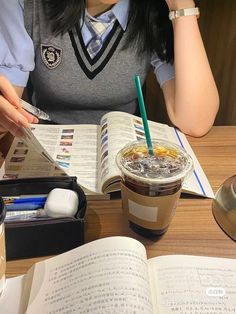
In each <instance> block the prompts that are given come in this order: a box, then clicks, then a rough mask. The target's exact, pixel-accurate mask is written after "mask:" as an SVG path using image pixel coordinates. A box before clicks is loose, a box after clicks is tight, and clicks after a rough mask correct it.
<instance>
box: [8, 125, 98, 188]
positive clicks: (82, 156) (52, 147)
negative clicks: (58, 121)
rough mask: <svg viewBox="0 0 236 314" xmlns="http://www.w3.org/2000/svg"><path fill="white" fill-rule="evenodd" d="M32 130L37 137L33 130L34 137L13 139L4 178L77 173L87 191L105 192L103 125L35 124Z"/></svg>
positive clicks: (79, 181) (80, 182)
mask: <svg viewBox="0 0 236 314" xmlns="http://www.w3.org/2000/svg"><path fill="white" fill-rule="evenodd" d="M31 131H32V132H33V135H34V136H35V139H34V136H32V135H31V134H29V136H30V135H31V141H22V140H20V139H15V140H14V141H13V144H12V146H11V148H10V150H9V152H8V155H7V157H6V160H5V166H4V167H5V174H4V176H3V178H8V179H10V178H26V177H41V176H55V175H58V176H59V175H70V176H76V177H77V179H78V183H79V184H80V185H81V186H82V187H84V188H85V191H86V190H88V191H93V192H95V193H101V188H100V184H99V180H98V159H97V150H98V146H97V145H98V132H99V126H97V125H62V126H60V125H44V124H35V125H32V129H31ZM37 140H38V143H37ZM32 143H33V145H32ZM40 145H41V147H42V148H41V151H43V150H44V155H42V154H41V151H40V150H39V149H40ZM45 156H46V157H47V156H48V158H45ZM50 157H51V159H50Z"/></svg>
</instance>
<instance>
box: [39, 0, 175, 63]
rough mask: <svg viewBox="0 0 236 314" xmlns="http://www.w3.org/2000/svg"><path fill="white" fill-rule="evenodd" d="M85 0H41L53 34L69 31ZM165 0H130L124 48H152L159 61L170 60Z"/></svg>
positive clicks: (77, 18)
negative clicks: (127, 30)
mask: <svg viewBox="0 0 236 314" xmlns="http://www.w3.org/2000/svg"><path fill="white" fill-rule="evenodd" d="M85 2H86V1H85V0H60V1H58V0H43V3H44V8H45V12H46V15H47V16H48V18H49V20H50V21H51V26H52V31H53V33H54V34H55V35H63V34H64V33H66V32H67V31H69V30H70V29H71V28H72V27H73V26H74V25H75V24H76V23H77V22H78V21H79V19H81V18H83V17H84V12H85V6H86V4H85ZM168 13H169V10H168V7H167V4H166V2H165V0H145V1H144V0H130V11H129V26H128V29H129V32H128V36H127V40H126V43H125V45H124V49H125V48H127V47H130V46H135V47H137V50H138V52H139V53H140V54H141V53H143V52H156V53H157V55H158V57H159V58H160V59H161V60H162V61H167V62H173V56H174V52H173V50H174V49H173V29H172V25H171V22H170V21H169V18H168Z"/></svg>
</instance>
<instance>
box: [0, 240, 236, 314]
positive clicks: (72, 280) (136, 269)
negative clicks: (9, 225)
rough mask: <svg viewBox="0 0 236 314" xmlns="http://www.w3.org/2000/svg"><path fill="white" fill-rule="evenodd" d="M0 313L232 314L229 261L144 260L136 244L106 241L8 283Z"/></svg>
mask: <svg viewBox="0 0 236 314" xmlns="http://www.w3.org/2000/svg"><path fill="white" fill-rule="evenodd" d="M0 309H1V313H14V314H23V313H26V314H46V313H61V314H63V313H64V314H65V313H78V314H82V313H88V314H89V313H91V314H94V313H96V314H104V313H112V314H116V313H117V314H118V313H119V314H121V313H137V314H140V313H147V314H152V313H155V314H182V313H186V314H191V313H201V314H208V313H214V314H223V313H234V312H235V309H236V261H235V260H234V259H226V258H214V257H200V256H190V255H169V256H160V257H154V258H151V259H149V260H148V259H147V256H146V251H145V247H144V246H143V245H142V244H141V243H140V242H138V241H137V240H134V239H131V238H126V237H109V238H105V239H100V240H96V241H94V242H90V243H88V244H85V245H83V246H81V247H78V248H76V249H73V250H71V251H68V252H66V253H63V254H61V255H58V256H56V257H52V258H50V259H48V260H44V261H42V262H39V263H36V264H35V265H34V266H33V267H32V268H31V269H30V270H29V271H28V273H27V274H26V275H24V276H21V277H15V278H12V279H8V280H7V283H6V288H5V290H4V292H3V294H2V296H1V297H0Z"/></svg>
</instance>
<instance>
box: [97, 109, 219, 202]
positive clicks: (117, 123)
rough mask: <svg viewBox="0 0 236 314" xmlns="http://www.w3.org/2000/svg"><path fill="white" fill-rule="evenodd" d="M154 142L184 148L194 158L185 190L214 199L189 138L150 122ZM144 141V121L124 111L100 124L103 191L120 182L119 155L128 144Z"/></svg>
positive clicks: (169, 128)
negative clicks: (172, 144) (167, 143)
mask: <svg viewBox="0 0 236 314" xmlns="http://www.w3.org/2000/svg"><path fill="white" fill-rule="evenodd" d="M149 129H150V134H151V138H152V139H158V140H167V141H171V142H173V143H175V144H177V145H180V146H182V148H184V149H185V150H186V151H187V152H188V153H189V154H190V156H191V157H192V158H193V162H194V172H193V173H192V174H191V175H190V176H189V178H188V180H187V181H186V182H185V183H184V187H183V191H186V192H191V193H194V194H197V195H201V196H205V197H214V194H213V191H212V189H211V187H210V184H209V182H208V180H207V178H206V176H205V174H204V172H203V170H202V168H201V166H200V164H199V162H198V160H197V158H196V156H195V154H194V152H193V150H192V148H191V146H190V145H189V143H188V141H187V138H186V137H185V135H184V134H183V133H181V132H180V131H178V130H177V129H176V128H173V127H169V126H168V125H166V124H162V123H157V122H153V121H149ZM135 140H145V131H144V127H143V123H142V119H141V118H139V117H136V116H134V115H132V114H128V113H124V112H110V113H108V114H106V115H104V117H103V119H102V121H101V183H102V186H103V189H106V187H107V186H108V185H109V184H110V183H111V181H112V179H114V178H116V179H117V180H119V179H120V171H119V169H118V167H117V166H116V162H115V158H116V154H117V152H118V151H119V150H120V149H121V148H123V147H124V146H125V145H126V144H128V143H129V142H132V141H135Z"/></svg>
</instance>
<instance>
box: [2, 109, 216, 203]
mask: <svg viewBox="0 0 236 314" xmlns="http://www.w3.org/2000/svg"><path fill="white" fill-rule="evenodd" d="M149 128H150V133H151V137H152V138H153V139H154V138H156V139H164V140H168V141H171V142H173V143H175V144H178V145H181V146H182V147H183V148H185V149H186V151H187V152H188V153H189V154H190V155H191V156H192V158H193V162H194V173H193V174H192V175H191V176H190V177H189V179H188V180H187V181H186V182H185V183H184V192H188V193H191V194H197V195H201V196H205V197H210V198H213V197H214V194H213V191H212V189H211V187H210V184H209V182H208V180H207V178H206V176H205V174H204V172H203V170H202V168H201V166H200V164H199V162H198V160H197V158H196V156H195V154H194V152H193V150H192V149H191V146H190V145H189V143H188V141H187V139H186V137H185V135H184V134H183V133H181V132H180V131H179V130H177V129H176V128H173V127H169V126H168V125H166V124H160V123H156V122H151V121H149ZM31 131H32V132H31ZM31 131H30V130H27V141H26V143H25V142H23V141H22V140H19V139H15V140H14V142H13V144H12V146H11V148H10V150H9V153H8V155H7V157H6V160H5V164H4V165H3V167H2V169H1V177H2V178H8V179H9V178H22V177H37V176H38V177H39V176H49V175H65V174H68V175H70V176H76V177H77V179H78V183H79V184H80V185H81V186H82V188H83V189H84V190H85V192H87V194H89V193H95V194H103V193H109V192H113V191H116V190H119V185H120V180H121V177H120V171H119V169H118V167H117V166H116V163H115V157H116V154H117V152H118V151H119V150H120V149H121V148H122V147H123V146H124V145H125V144H127V143H128V142H131V141H134V140H143V139H145V133H144V128H143V124H142V119H141V118H139V117H136V116H134V115H131V114H128V113H124V112H110V113H108V114H106V115H104V116H103V118H102V119H101V122H100V125H90V124H84V125H83V124H82V125H43V124H42V125H40V124H38V125H37V124H36V125H32V130H31Z"/></svg>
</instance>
